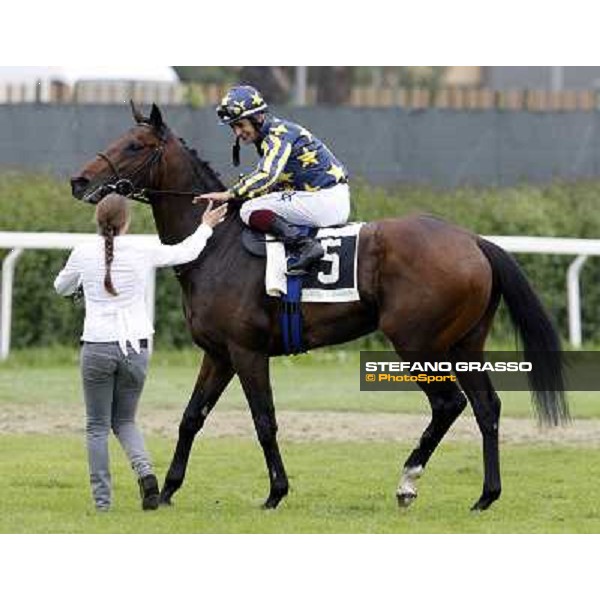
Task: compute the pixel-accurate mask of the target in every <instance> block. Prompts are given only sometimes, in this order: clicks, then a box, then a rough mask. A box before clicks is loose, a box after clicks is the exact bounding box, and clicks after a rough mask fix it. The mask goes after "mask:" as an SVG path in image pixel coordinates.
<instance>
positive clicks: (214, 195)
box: [192, 190, 233, 204]
mask: <svg viewBox="0 0 600 600" xmlns="http://www.w3.org/2000/svg"><path fill="white" fill-rule="evenodd" d="M232 198H233V194H232V193H231V192H230V191H229V190H226V191H224V192H209V193H208V194H202V195H200V196H196V197H195V198H194V199H193V200H192V202H193V203H194V204H198V202H202V201H209V202H217V203H219V202H228V201H229V200H231V199H232Z"/></svg>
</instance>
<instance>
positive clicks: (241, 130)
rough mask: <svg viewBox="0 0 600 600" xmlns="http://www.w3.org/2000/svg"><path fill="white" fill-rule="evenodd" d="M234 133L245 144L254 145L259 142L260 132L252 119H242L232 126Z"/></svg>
mask: <svg viewBox="0 0 600 600" xmlns="http://www.w3.org/2000/svg"><path fill="white" fill-rule="evenodd" d="M231 129H232V130H233V133H234V134H235V135H236V137H239V138H240V140H241V141H242V142H243V143H244V144H253V143H254V142H256V141H257V140H258V131H256V128H255V127H254V125H253V124H252V121H250V119H240V120H239V121H236V122H235V123H233V125H232V126H231Z"/></svg>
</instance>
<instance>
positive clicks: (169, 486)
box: [160, 354, 233, 504]
mask: <svg viewBox="0 0 600 600" xmlns="http://www.w3.org/2000/svg"><path fill="white" fill-rule="evenodd" d="M232 377H233V368H232V366H231V363H230V362H229V361H228V360H226V359H222V358H215V357H212V356H210V355H209V354H205V355H204V360H203V361H202V366H201V368H200V373H199V374H198V379H197V381H196V385H195V387H194V391H193V393H192V397H191V398H190V401H189V402H188V405H187V407H186V409H185V411H184V412H183V416H182V418H181V423H180V424H179V437H178V439H177V446H176V448H175V453H174V455H173V460H172V461H171V466H170V467H169V471H168V472H167V476H166V478H165V483H164V485H163V489H162V491H161V494H160V500H161V503H162V504H171V497H172V496H173V494H174V493H175V492H176V491H177V490H178V489H179V488H180V487H181V485H182V484H183V480H184V478H185V471H186V468H187V464H188V460H189V458H190V452H191V450H192V444H193V443H194V438H195V437H196V434H197V433H198V432H199V431H200V429H202V426H203V425H204V421H206V417H207V416H208V414H209V413H210V411H211V410H212V409H213V407H214V406H215V404H216V403H217V401H218V400H219V398H220V396H221V394H222V393H223V390H224V389H225V388H226V387H227V384H228V383H229V382H230V381H231V378H232Z"/></svg>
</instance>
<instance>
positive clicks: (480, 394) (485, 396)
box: [457, 372, 502, 510]
mask: <svg viewBox="0 0 600 600" xmlns="http://www.w3.org/2000/svg"><path fill="white" fill-rule="evenodd" d="M457 375H458V380H459V382H460V385H461V386H462V388H463V390H464V391H465V393H466V395H467V398H468V399H469V402H470V403H471V406H472V407H473V413H474V414H475V420H476V421H477V425H478V426H479V430H480V431H481V435H482V436H483V467H484V480H483V492H482V494H481V497H480V498H479V500H477V502H475V504H474V505H473V506H472V507H471V510H485V509H487V508H489V507H490V506H491V504H492V503H493V502H495V501H496V500H497V499H498V498H499V497H500V493H501V491H502V485H501V481H500V453H499V448H498V424H499V420H500V398H499V397H498V394H496V391H495V390H494V386H493V385H492V382H491V380H490V378H489V376H488V374H487V373H478V372H469V373H467V372H464V373H458V374H457Z"/></svg>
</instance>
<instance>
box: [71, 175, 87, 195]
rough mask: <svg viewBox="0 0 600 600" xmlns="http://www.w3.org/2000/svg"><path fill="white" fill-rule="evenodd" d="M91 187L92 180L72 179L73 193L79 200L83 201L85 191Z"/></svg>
mask: <svg viewBox="0 0 600 600" xmlns="http://www.w3.org/2000/svg"><path fill="white" fill-rule="evenodd" d="M89 185H90V180H89V179H86V178H85V177H72V178H71V193H72V194H73V196H74V197H75V198H77V200H82V199H83V195H84V193H85V190H86V189H87V187H88V186H89Z"/></svg>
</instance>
